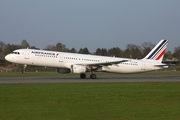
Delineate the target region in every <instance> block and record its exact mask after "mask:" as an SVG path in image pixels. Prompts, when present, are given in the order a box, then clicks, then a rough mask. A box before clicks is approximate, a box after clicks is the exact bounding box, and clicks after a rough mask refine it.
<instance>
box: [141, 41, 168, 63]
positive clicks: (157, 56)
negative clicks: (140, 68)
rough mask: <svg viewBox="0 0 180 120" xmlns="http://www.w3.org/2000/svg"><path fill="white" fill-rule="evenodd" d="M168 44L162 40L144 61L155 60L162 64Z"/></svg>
mask: <svg viewBox="0 0 180 120" xmlns="http://www.w3.org/2000/svg"><path fill="white" fill-rule="evenodd" d="M167 44H168V40H160V41H159V43H158V44H157V45H156V46H155V47H154V48H153V49H152V50H151V51H150V52H149V53H148V54H147V55H146V57H144V58H143V59H148V60H154V61H157V62H159V63H161V62H162V60H163V57H164V54H165V52H166V47H167Z"/></svg>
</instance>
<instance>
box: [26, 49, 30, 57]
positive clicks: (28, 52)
mask: <svg viewBox="0 0 180 120" xmlns="http://www.w3.org/2000/svg"><path fill="white" fill-rule="evenodd" d="M29 58H30V51H29V50H28V49H27V50H25V59H29Z"/></svg>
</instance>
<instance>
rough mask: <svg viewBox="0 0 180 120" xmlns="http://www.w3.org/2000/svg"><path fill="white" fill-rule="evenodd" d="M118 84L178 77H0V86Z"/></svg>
mask: <svg viewBox="0 0 180 120" xmlns="http://www.w3.org/2000/svg"><path fill="white" fill-rule="evenodd" d="M119 82H177V83H178V82H180V76H98V78H97V79H90V78H86V79H80V78H79V77H78V76H63V77H61V76H58V77H53V76H52V77H0V84H35V83H40V84H43V83H119Z"/></svg>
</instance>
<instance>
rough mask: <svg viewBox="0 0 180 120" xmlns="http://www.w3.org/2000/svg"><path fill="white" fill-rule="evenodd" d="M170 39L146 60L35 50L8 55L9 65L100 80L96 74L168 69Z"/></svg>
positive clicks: (23, 71) (150, 53)
mask: <svg viewBox="0 0 180 120" xmlns="http://www.w3.org/2000/svg"><path fill="white" fill-rule="evenodd" d="M167 44H168V40H160V42H159V43H158V44H157V45H156V46H155V47H154V48H153V49H152V50H151V51H150V52H149V54H147V56H145V57H144V58H143V59H140V60H137V59H130V58H117V57H105V56H97V55H85V54H77V53H66V52H56V51H46V50H35V49H17V50H14V51H13V52H12V53H10V54H8V55H6V56H5V59H6V60H7V61H9V62H12V63H16V64H23V65H24V68H23V70H22V73H23V74H25V73H26V67H27V65H34V66H45V67H54V68H57V72H58V73H77V74H80V78H86V74H85V73H86V72H91V73H92V74H91V75H90V78H91V79H96V74H94V72H97V71H102V72H112V73H138V72H146V71H153V70H158V69H163V68H167V67H168V66H167V65H166V64H163V63H161V62H162V59H163V56H164V54H165V51H166V47H167Z"/></svg>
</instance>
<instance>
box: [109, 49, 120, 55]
mask: <svg viewBox="0 0 180 120" xmlns="http://www.w3.org/2000/svg"><path fill="white" fill-rule="evenodd" d="M108 55H109V56H115V57H120V56H121V49H120V48H119V47H113V48H111V49H108Z"/></svg>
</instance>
